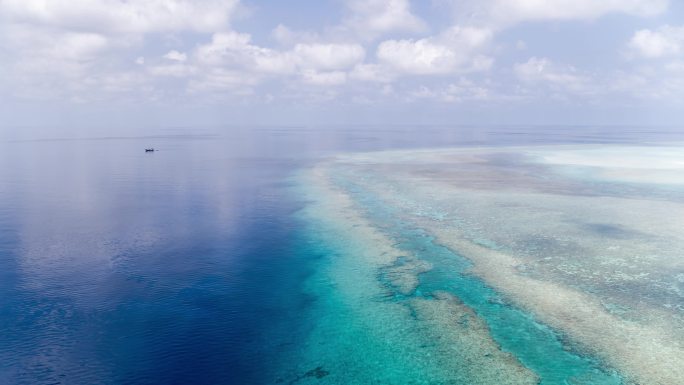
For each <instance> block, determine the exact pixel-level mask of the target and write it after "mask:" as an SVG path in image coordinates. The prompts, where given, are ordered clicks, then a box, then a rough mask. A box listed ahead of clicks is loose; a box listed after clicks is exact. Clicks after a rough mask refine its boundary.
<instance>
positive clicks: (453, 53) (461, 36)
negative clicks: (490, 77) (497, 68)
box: [377, 26, 492, 75]
mask: <svg viewBox="0 0 684 385" xmlns="http://www.w3.org/2000/svg"><path fill="white" fill-rule="evenodd" d="M491 37H492V33H491V31H489V30H487V29H480V28H472V27H464V28H462V27H459V26H455V27H452V28H450V29H448V30H446V31H445V32H443V33H442V34H440V35H438V36H435V37H430V38H424V39H419V40H412V39H409V40H387V41H384V42H382V43H381V44H380V45H379V46H378V51H377V56H378V59H379V60H380V61H381V62H382V63H383V64H385V65H386V66H388V67H390V68H394V69H395V70H397V71H399V72H402V73H408V74H416V75H429V74H449V73H456V72H467V71H479V70H486V69H488V68H489V67H490V66H491V64H492V60H491V58H488V57H486V56H483V55H480V54H479V53H478V51H479V50H481V49H483V48H484V47H485V46H486V45H487V44H488V43H489V41H490V40H491Z"/></svg>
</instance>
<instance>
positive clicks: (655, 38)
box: [628, 25, 684, 58]
mask: <svg viewBox="0 0 684 385" xmlns="http://www.w3.org/2000/svg"><path fill="white" fill-rule="evenodd" d="M628 46H629V48H630V50H631V52H632V53H633V54H635V55H636V56H640V57H644V58H661V57H667V56H676V55H680V54H682V53H683V52H684V27H671V26H669V25H665V26H663V27H660V28H659V29H658V30H655V31H654V30H650V29H642V30H639V31H636V32H635V33H634V35H633V36H632V38H631V40H630V41H629V43H628Z"/></svg>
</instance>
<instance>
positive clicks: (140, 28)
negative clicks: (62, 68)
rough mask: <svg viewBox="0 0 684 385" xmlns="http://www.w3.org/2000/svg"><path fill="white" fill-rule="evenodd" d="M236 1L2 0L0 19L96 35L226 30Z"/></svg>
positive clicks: (236, 3) (0, 3) (236, 4)
mask: <svg viewBox="0 0 684 385" xmlns="http://www.w3.org/2000/svg"><path fill="white" fill-rule="evenodd" d="M238 4H239V1H238V0H166V1H159V0H136V1H124V0H70V1H69V2H68V5H67V4H64V3H63V2H60V1H54V0H3V1H2V2H0V15H1V16H0V17H1V18H2V19H4V20H10V21H15V22H21V23H31V24H39V25H43V26H50V27H56V28H63V29H74V30H86V31H93V32H99V33H150V32H178V31H183V30H192V31H198V32H213V31H217V30H223V29H226V28H227V27H228V23H229V21H230V17H231V16H232V15H233V14H234V13H235V11H236V10H237V6H238Z"/></svg>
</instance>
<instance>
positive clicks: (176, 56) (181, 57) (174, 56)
mask: <svg viewBox="0 0 684 385" xmlns="http://www.w3.org/2000/svg"><path fill="white" fill-rule="evenodd" d="M164 59H169V60H173V61H179V62H184V61H186V60H188V55H186V54H185V53H182V52H178V51H176V50H172V51H169V52H167V53H166V55H164Z"/></svg>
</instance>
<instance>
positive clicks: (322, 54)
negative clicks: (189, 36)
mask: <svg viewBox="0 0 684 385" xmlns="http://www.w3.org/2000/svg"><path fill="white" fill-rule="evenodd" d="M195 56H196V58H197V60H198V61H199V62H201V63H203V64H204V65H209V66H224V67H231V68H235V69H237V68H241V69H242V70H244V71H248V72H257V73H264V74H293V73H295V72H297V71H301V70H314V71H332V70H344V69H349V68H353V67H354V66H355V65H356V64H357V63H360V62H361V61H363V58H364V56H365V51H364V49H363V47H362V46H360V45H357V44H332V43H331V44H323V43H313V44H297V45H295V46H294V48H293V49H292V50H287V51H278V50H274V49H270V48H264V47H259V46H257V45H254V44H252V43H251V37H250V36H249V35H248V34H242V33H236V32H224V33H217V34H214V36H213V37H212V41H211V43H209V44H205V45H202V46H200V47H199V48H198V49H197V52H196V54H195Z"/></svg>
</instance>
